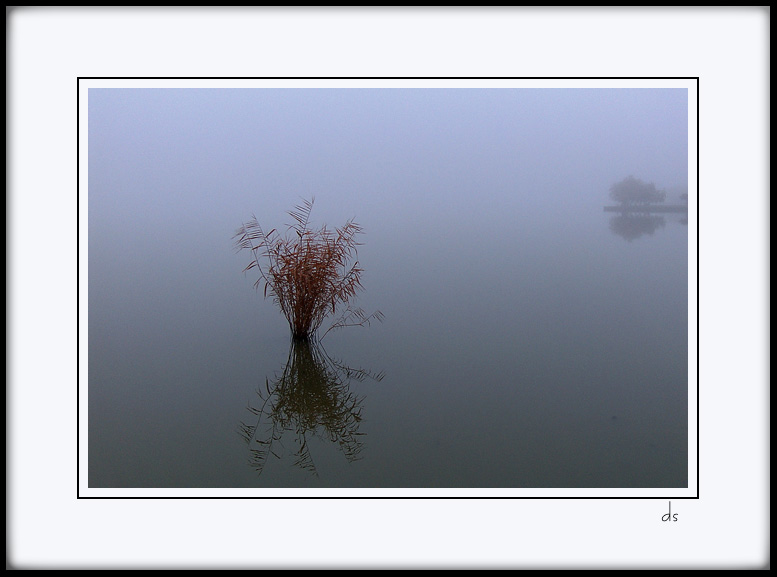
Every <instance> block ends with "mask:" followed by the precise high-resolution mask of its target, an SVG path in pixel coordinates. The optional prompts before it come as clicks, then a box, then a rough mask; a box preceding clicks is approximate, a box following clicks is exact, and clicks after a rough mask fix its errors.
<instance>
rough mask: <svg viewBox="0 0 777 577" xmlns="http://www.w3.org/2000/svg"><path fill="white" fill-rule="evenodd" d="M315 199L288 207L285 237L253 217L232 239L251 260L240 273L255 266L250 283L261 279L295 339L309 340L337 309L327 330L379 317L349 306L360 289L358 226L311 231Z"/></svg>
mask: <svg viewBox="0 0 777 577" xmlns="http://www.w3.org/2000/svg"><path fill="white" fill-rule="evenodd" d="M313 200H314V199H311V200H309V201H308V200H303V202H302V204H300V205H299V206H296V207H295V208H294V210H291V211H289V213H288V214H289V215H290V216H291V217H292V218H293V219H294V221H295V222H294V224H292V225H289V227H288V230H287V233H286V235H285V236H282V235H280V234H279V233H278V232H277V230H276V229H272V230H270V231H269V232H267V233H265V232H264V230H263V229H262V227H261V225H260V224H259V222H258V221H257V219H256V216H253V218H252V219H251V220H250V221H249V222H248V223H246V224H243V226H241V227H240V228H239V229H238V230H237V233H236V234H235V237H234V238H235V246H236V247H237V248H238V249H239V250H242V249H246V250H249V251H250V252H251V257H252V258H251V262H250V263H249V264H248V266H246V268H245V269H243V272H247V271H249V270H251V269H254V268H255V269H257V270H258V272H259V278H258V279H257V281H256V283H254V286H255V287H256V288H257V289H258V288H259V287H261V286H262V283H264V296H265V298H267V296H268V295H270V296H271V297H272V298H273V300H274V301H275V303H276V304H277V305H278V306H279V308H280V309H281V312H282V313H283V314H284V316H285V317H286V319H287V320H288V322H289V327H290V328H291V334H292V337H293V338H294V339H296V340H308V339H310V338H313V337H314V336H315V335H316V332H317V331H318V329H319V327H320V326H321V324H322V323H323V321H324V319H325V318H326V317H328V316H329V315H332V314H335V313H337V312H338V310H340V311H341V316H340V318H339V319H338V320H337V321H336V322H335V323H334V324H333V325H332V326H330V327H329V329H327V331H326V332H329V331H330V330H332V329H334V328H339V327H344V326H354V325H356V326H363V325H368V324H369V323H370V320H372V319H376V320H379V321H380V320H382V318H383V314H382V313H381V312H380V311H377V312H375V313H373V314H371V315H369V316H368V315H366V314H365V313H364V311H362V310H361V309H359V308H353V307H352V306H351V301H352V300H353V299H354V298H355V297H356V294H357V292H358V291H359V290H361V289H362V285H361V273H362V272H363V269H361V268H360V267H359V263H358V261H356V260H355V258H356V256H357V251H356V247H357V246H358V245H359V244H360V243H358V242H356V236H357V235H358V234H359V233H361V232H362V228H361V227H360V226H359V225H358V224H356V223H355V222H354V221H353V220H349V221H348V222H346V223H345V225H343V226H342V227H341V228H335V229H334V230H331V229H329V228H327V226H326V225H324V226H322V227H321V228H319V229H317V230H312V229H310V228H309V224H310V212H311V210H312V208H313ZM352 260H353V262H351V261H352ZM326 332H325V333H324V334H326Z"/></svg>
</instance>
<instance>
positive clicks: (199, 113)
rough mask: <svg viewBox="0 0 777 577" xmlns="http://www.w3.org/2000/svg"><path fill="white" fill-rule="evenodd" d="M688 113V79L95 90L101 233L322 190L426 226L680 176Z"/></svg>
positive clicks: (92, 191)
mask: <svg viewBox="0 0 777 577" xmlns="http://www.w3.org/2000/svg"><path fill="white" fill-rule="evenodd" d="M687 110H688V102H687V91H686V90H685V89H652V88H650V89H623V88H619V89H399V88H396V89H394V88H389V89H90V90H89V189H88V190H89V232H90V244H91V241H92V240H95V241H97V242H102V240H103V238H104V237H103V235H110V234H114V233H115V232H116V231H118V230H125V232H127V233H133V234H142V233H143V232H147V233H148V234H151V235H154V234H160V231H163V230H167V231H169V230H171V227H172V226H179V227H183V226H194V227H203V226H205V227H210V226H217V227H222V226H228V228H229V229H230V230H231V229H232V228H234V227H236V226H239V224H240V219H245V218H249V217H250V214H251V213H252V212H255V213H256V214H257V216H258V217H259V219H260V222H272V223H276V222H277V219H279V218H283V215H284V212H285V211H286V210H288V209H289V208H291V206H292V205H293V204H294V203H296V202H297V201H298V200H299V198H300V197H310V196H313V195H315V196H316V198H317V202H316V209H315V215H314V216H316V217H318V218H320V219H321V220H323V221H326V222H339V221H341V220H343V219H344V218H347V217H351V216H358V217H359V219H357V220H360V222H361V221H364V220H367V221H369V222H370V224H377V223H391V222H392V221H394V223H393V224H394V225H396V223H397V222H404V223H407V224H408V225H410V224H412V223H414V222H417V219H418V218H421V217H424V216H426V217H428V216H429V215H435V216H439V217H444V215H446V214H447V213H450V212H451V211H455V212H457V213H458V212H460V211H462V210H463V211H464V212H462V214H467V215H468V216H469V218H471V219H472V220H473V221H476V220H477V219H481V220H482V221H484V222H485V221H493V219H495V218H496V219H497V222H498V219H499V218H500V216H501V215H504V214H505V212H509V211H511V210H525V209H529V208H531V209H532V210H542V209H543V207H553V210H559V208H560V207H562V206H569V205H576V204H577V203H579V202H585V203H590V202H598V203H600V204H601V203H602V202H604V201H606V200H607V191H608V188H609V186H610V185H611V184H612V183H613V182H616V181H617V180H620V179H622V178H624V177H625V176H628V175H630V174H633V175H634V176H637V177H638V178H642V179H643V180H647V181H653V182H655V183H656V186H657V187H658V188H666V187H669V188H671V187H680V186H684V185H686V183H687V153H688V151H687V142H688V135H687ZM668 200H670V201H671V200H672V199H671V196H670V198H668ZM265 216H266V218H267V220H265V218H264V217H265ZM373 220H374V221H375V222H374V223H373V222H372V221H373ZM273 226H274V224H273Z"/></svg>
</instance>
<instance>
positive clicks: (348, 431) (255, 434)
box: [240, 339, 383, 476]
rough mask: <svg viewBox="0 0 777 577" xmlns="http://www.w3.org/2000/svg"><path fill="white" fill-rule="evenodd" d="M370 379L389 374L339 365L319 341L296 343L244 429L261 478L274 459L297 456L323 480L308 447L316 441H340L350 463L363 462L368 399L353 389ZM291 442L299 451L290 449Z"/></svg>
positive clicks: (260, 391)
mask: <svg viewBox="0 0 777 577" xmlns="http://www.w3.org/2000/svg"><path fill="white" fill-rule="evenodd" d="M365 379H373V380H375V381H380V380H382V379H383V373H372V372H370V371H367V370H364V369H354V368H351V367H348V366H346V365H344V364H343V363H342V362H338V361H335V360H333V359H332V358H331V357H329V355H328V354H327V353H326V351H325V350H324V348H323V347H322V346H321V344H320V342H319V341H317V340H299V339H292V340H291V348H290V351H289V358H288V361H287V363H286V367H285V368H284V370H283V372H282V373H281V375H280V377H276V378H275V379H274V381H273V382H271V381H270V379H265V385H264V387H261V386H260V387H259V389H258V390H257V391H256V393H257V396H258V397H259V399H258V402H255V404H253V405H251V404H249V406H248V410H249V411H250V412H251V413H252V414H253V415H255V416H256V420H255V422H254V420H253V419H252V424H248V423H245V422H244V423H241V426H240V434H241V436H242V437H243V439H244V440H245V442H246V443H247V444H248V446H249V450H250V452H251V455H250V462H251V465H252V466H253V468H254V469H255V470H256V471H257V473H259V474H260V475H261V473H262V471H263V470H264V467H265V465H266V464H267V461H268V459H269V457H270V455H272V456H273V457H275V458H278V459H281V458H283V457H284V456H285V455H286V454H288V453H289V452H291V453H293V458H294V465H295V466H298V467H300V468H302V469H304V470H305V471H307V472H309V473H310V474H311V475H313V476H318V473H317V470H316V466H315V463H314V460H313V456H312V455H311V452H310V446H309V444H308V441H309V440H310V439H311V438H313V437H318V438H319V439H322V440H328V441H329V442H332V443H337V444H338V445H339V448H340V450H341V451H342V452H343V454H344V456H345V458H346V460H347V461H348V462H352V461H356V460H358V459H359V458H360V453H361V450H362V447H363V441H362V433H360V432H359V425H360V423H361V421H362V414H361V413H362V402H363V400H364V399H363V397H358V396H357V395H355V394H354V393H353V392H352V391H351V383H352V381H354V380H355V381H359V382H361V381H364V380H365ZM289 441H291V442H292V443H293V445H294V447H293V449H291V448H289V447H287V446H286V444H288V442H289ZM284 442H286V444H285V443H284Z"/></svg>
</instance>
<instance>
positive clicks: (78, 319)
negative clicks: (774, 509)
mask: <svg viewBox="0 0 777 577" xmlns="http://www.w3.org/2000/svg"><path fill="white" fill-rule="evenodd" d="M82 80H695V81H696V278H697V282H696V495H695V496H693V497H651V496H643V497H595V496H591V497H585V496H578V497H559V496H555V497H552V496H539V497H510V496H507V497H497V496H493V497H492V496H481V497H429V496H373V497H370V496H356V497H341V496H234V497H230V496H220V497H212V496H207V497H196V496H193V497H183V496H172V497H164V496H156V497H154V496H137V495H133V496H119V497H115V496H114V497H99V496H90V497H85V496H82V495H81V494H80V490H81V469H80V462H81V459H80V451H81V439H80V422H81V414H80V390H81V387H80V383H81V380H80V372H81V371H80V361H81V359H80V340H79V338H78V335H79V334H80V322H81V315H80V307H81V298H80V257H81V251H80V244H79V243H80V226H81V221H80V211H79V210H78V207H79V206H80V185H81V176H80V170H81V167H80V159H81V155H80V142H81V134H80V128H81V124H80V120H81V119H80V115H81V110H80V98H81V81H82ZM699 176H700V174H699V77H698V76H666V77H664V76H288V77H287V76H262V77H251V76H245V77H243V76H79V77H77V78H76V293H77V296H76V299H77V300H76V498H77V499H346V500H350V499H403V500H404V499H424V500H428V499H433V500H437V499H467V500H480V499H532V500H533V499H553V500H558V499H564V500H567V499H578V500H580V499H584V500H590V499H620V500H634V499H660V500H663V501H666V500H670V499H674V500H698V499H699V483H700V479H699V476H700V475H699V471H700V468H699V418H700V415H699V405H700V403H699V283H698V278H699ZM689 361H690V359H689Z"/></svg>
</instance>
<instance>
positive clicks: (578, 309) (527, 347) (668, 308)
mask: <svg viewBox="0 0 777 577" xmlns="http://www.w3.org/2000/svg"><path fill="white" fill-rule="evenodd" d="M578 208H579V210H572V211H567V212H565V213H559V214H553V213H545V214H532V213H531V212H528V213H526V214H523V215H512V216H510V218H502V219H501V220H500V219H499V218H497V219H496V221H495V223H494V225H493V226H490V227H481V228H480V229H478V230H476V231H474V230H473V233H472V235H471V236H468V235H450V234H446V233H443V232H441V231H444V230H447V229H446V228H445V224H446V223H445V222H444V219H445V218H448V220H449V221H450V222H451V223H453V222H454V221H455V220H456V218H457V217H456V216H455V215H448V216H447V217H445V216H442V217H441V218H442V219H443V222H441V223H440V225H439V227H438V228H436V229H435V227H434V226H432V227H431V228H426V229H423V230H421V229H412V231H415V232H412V231H411V229H408V230H406V231H405V232H404V234H402V235H400V234H397V227H398V226H400V225H401V223H397V222H394V223H380V222H378V221H375V222H374V223H364V224H366V225H367V226H365V228H366V229H367V232H368V235H367V236H366V237H365V240H366V244H365V246H364V247H363V248H362V251H361V253H360V257H361V258H360V260H361V261H362V262H363V263H364V266H365V268H366V269H367V272H366V273H365V277H364V278H365V283H364V284H365V289H366V290H365V292H364V293H363V295H362V297H361V298H360V300H359V304H360V305H361V306H363V307H364V308H365V309H367V310H368V311H370V310H374V309H380V310H381V311H382V312H383V313H384V314H385V316H386V320H385V322H384V323H382V324H373V325H372V326H370V327H369V328H350V329H344V330H341V331H337V332H332V333H329V335H327V336H326V338H324V339H323V341H322V342H321V345H322V346H321V347H313V348H305V347H297V348H296V349H292V348H291V347H290V341H289V338H288V328H287V326H286V324H285V320H284V319H283V318H282V317H281V316H280V314H279V313H278V312H277V311H276V310H275V308H274V305H273V304H272V303H271V302H270V301H269V300H267V301H264V300H262V298H261V296H260V295H257V294H256V293H255V292H254V291H253V289H252V288H251V285H252V283H253V280H254V278H253V277H246V276H243V275H241V274H240V271H241V270H242V268H243V266H244V265H245V264H246V263H245V262H244V261H245V255H241V254H237V255H235V254H234V253H233V252H232V251H231V249H230V239H229V235H230V234H231V232H232V231H231V230H226V231H224V237H223V238H221V239H218V237H216V236H214V237H213V238H210V237H205V238H199V239H196V240H195V239H194V237H193V236H191V237H187V238H190V242H191V243H193V244H194V245H195V248H200V249H201V250H199V251H194V252H195V254H197V255H198V257H197V259H196V262H193V261H191V260H190V259H186V258H183V259H182V258H180V257H181V255H180V253H178V252H177V251H176V250H175V247H165V248H160V245H156V246H152V245H148V246H145V247H138V246H135V247H134V248H132V249H131V250H134V251H135V253H132V252H130V249H127V250H126V251H125V252H123V253H122V252H121V251H119V252H118V253H115V254H114V258H113V259H112V260H110V261H108V260H104V259H102V258H101V253H99V250H98V249H97V248H95V249H94V250H92V249H91V248H90V277H89V279H90V280H89V315H90V317H89V363H88V370H89V373H88V401H89V413H88V431H89V440H88V463H89V486H90V487H108V488H110V487H124V488H134V487H155V488H162V487H194V488H206V487H214V488H249V487H257V488H262V487H343V488H351V487H360V488H402V487H407V488H414V487H419V488H420V487H425V488H446V487H451V488H490V487H494V488H523V487H533V488H557V487H572V488H578V487H579V488H595V487H602V488H605V487H622V488H649V487H685V486H687V477H688V470H687V459H688V421H687V416H688V376H687V375H688V242H687V225H686V224H685V221H684V220H683V219H685V218H687V216H685V215H661V216H653V217H644V218H642V219H641V220H632V221H627V220H622V219H624V218H625V217H622V216H618V215H612V214H605V213H604V212H603V211H602V205H601V204H599V205H596V204H593V203H589V204H588V205H580V206H579V207H578ZM618 219H621V220H618ZM651 219H652V220H651ZM369 224H371V225H372V226H371V228H370V226H369ZM184 237H186V235H185V233H184ZM197 243H200V244H197ZM171 271H174V274H173V273H171ZM345 367H351V368H356V369H363V370H365V371H371V372H372V373H373V375H372V376H377V377H378V378H377V379H375V378H372V376H370V375H366V376H365V378H363V379H361V380H360V378H359V377H361V376H364V375H361V374H360V373H358V372H357V373H348V372H347V371H346V370H345ZM83 386H84V384H83V383H82V387H83ZM84 392H86V391H83V390H82V394H83V393H84ZM247 440H248V442H247Z"/></svg>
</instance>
